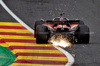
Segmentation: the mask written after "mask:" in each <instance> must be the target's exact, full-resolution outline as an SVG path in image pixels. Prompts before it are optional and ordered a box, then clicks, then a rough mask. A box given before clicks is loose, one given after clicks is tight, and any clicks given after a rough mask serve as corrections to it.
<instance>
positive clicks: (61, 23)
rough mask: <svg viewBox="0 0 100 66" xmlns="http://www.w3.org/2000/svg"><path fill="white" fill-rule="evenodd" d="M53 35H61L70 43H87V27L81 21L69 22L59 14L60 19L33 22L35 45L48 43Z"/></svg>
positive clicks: (88, 36)
mask: <svg viewBox="0 0 100 66" xmlns="http://www.w3.org/2000/svg"><path fill="white" fill-rule="evenodd" d="M55 33H61V34H62V35H64V36H65V37H66V38H68V40H69V41H70V42H71V43H86V44H88V43H89V38H90V35H89V27H88V26H87V25H85V24H84V22H83V21H81V20H69V19H67V18H64V17H62V14H60V17H57V18H54V19H53V20H47V21H44V20H40V21H35V22H34V37H36V43H48V40H49V38H51V37H52V36H53V35H54V34H55Z"/></svg>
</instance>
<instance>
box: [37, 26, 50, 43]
mask: <svg viewBox="0 0 100 66" xmlns="http://www.w3.org/2000/svg"><path fill="white" fill-rule="evenodd" d="M36 33H37V34H36V43H39V44H40V43H44V44H45V43H47V41H48V28H47V27H46V26H42V25H38V26H37V32H36Z"/></svg>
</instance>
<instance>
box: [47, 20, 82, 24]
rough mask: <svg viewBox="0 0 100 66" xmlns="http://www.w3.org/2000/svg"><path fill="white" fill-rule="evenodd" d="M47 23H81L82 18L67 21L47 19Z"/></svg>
mask: <svg viewBox="0 0 100 66" xmlns="http://www.w3.org/2000/svg"><path fill="white" fill-rule="evenodd" d="M46 23H47V24H67V23H77V24H79V23H80V20H67V21H53V20H47V21H46Z"/></svg>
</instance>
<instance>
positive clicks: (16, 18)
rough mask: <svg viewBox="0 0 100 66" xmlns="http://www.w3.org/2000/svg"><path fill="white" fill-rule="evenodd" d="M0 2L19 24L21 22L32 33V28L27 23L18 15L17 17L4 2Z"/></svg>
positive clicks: (0, 0)
mask: <svg viewBox="0 0 100 66" xmlns="http://www.w3.org/2000/svg"><path fill="white" fill-rule="evenodd" d="M0 4H1V5H2V7H3V8H4V9H5V10H6V11H7V12H8V13H9V14H10V15H11V16H12V17H13V18H14V19H15V20H16V21H18V22H19V23H20V24H22V25H23V26H24V27H25V28H26V29H28V30H29V31H31V32H32V33H33V34H34V30H33V29H31V28H30V27H29V26H28V25H26V24H25V23H24V22H23V21H22V20H21V19H20V18H19V17H17V16H16V15H15V14H14V13H13V12H12V11H11V10H10V9H9V8H8V7H7V6H6V4H5V3H4V2H3V1H2V0H0Z"/></svg>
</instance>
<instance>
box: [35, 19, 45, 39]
mask: <svg viewBox="0 0 100 66" xmlns="http://www.w3.org/2000/svg"><path fill="white" fill-rule="evenodd" d="M42 24H43V21H36V22H34V37H35V38H36V27H37V25H42Z"/></svg>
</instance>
